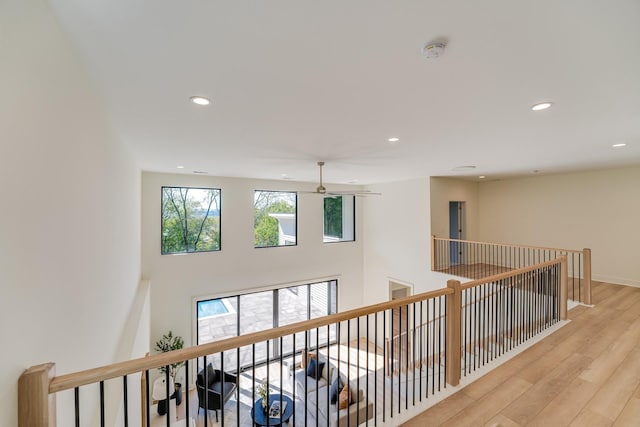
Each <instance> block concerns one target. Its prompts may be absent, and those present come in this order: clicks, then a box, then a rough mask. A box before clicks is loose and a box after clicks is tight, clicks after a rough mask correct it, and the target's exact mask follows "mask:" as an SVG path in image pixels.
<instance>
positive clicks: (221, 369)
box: [220, 351, 269, 427]
mask: <svg viewBox="0 0 640 427" xmlns="http://www.w3.org/2000/svg"><path fill="white" fill-rule="evenodd" d="M267 372H269V352H268V351H267ZM220 378H221V380H222V381H221V382H220V387H221V388H222V390H221V391H222V393H223V395H224V394H226V393H225V392H224V382H225V381H224V380H225V378H224V351H222V352H220ZM220 419H221V420H222V421H221V424H222V427H224V405H222V404H221V405H220Z"/></svg>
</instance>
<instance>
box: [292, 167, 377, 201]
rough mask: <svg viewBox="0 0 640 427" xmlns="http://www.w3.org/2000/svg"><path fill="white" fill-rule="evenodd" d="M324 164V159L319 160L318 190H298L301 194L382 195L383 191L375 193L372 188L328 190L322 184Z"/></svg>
mask: <svg viewBox="0 0 640 427" xmlns="http://www.w3.org/2000/svg"><path fill="white" fill-rule="evenodd" d="M323 166H324V162H323V161H319V162H318V167H319V168H320V183H319V185H318V186H317V187H316V191H298V193H301V194H321V195H323V196H357V197H366V196H381V195H382V193H374V192H372V191H370V190H357V191H327V189H326V188H325V186H324V185H322V167H323Z"/></svg>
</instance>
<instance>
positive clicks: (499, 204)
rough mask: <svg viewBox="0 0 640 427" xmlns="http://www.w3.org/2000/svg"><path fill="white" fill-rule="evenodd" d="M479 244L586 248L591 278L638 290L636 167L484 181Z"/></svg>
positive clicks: (639, 170)
mask: <svg viewBox="0 0 640 427" xmlns="http://www.w3.org/2000/svg"><path fill="white" fill-rule="evenodd" d="M479 204H480V209H479V216H478V218H479V230H480V234H479V236H478V238H479V240H484V241H492V242H501V243H519V244H527V245H539V246H548V247H559V248H567V249H582V248H591V249H592V261H593V268H592V270H593V271H592V273H593V278H594V280H602V281H607V282H611V283H620V284H627V285H635V286H640V264H639V263H638V248H639V247H640V226H639V220H640V167H635V168H626V169H612V170H602V171H593V172H582V173H572V174H565V175H553V176H537V177H531V178H522V179H510V180H503V181H493V182H484V183H481V184H480V185H479Z"/></svg>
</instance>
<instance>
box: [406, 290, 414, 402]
mask: <svg viewBox="0 0 640 427" xmlns="http://www.w3.org/2000/svg"><path fill="white" fill-rule="evenodd" d="M412 305H413V333H412V334H411V335H412V337H413V339H412V341H411V342H412V344H411V364H412V366H413V368H412V370H411V372H412V374H413V386H412V387H413V406H416V303H415V302H414V303H413V304H412ZM407 400H408V399H407Z"/></svg>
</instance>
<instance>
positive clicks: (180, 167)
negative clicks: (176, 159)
mask: <svg viewBox="0 0 640 427" xmlns="http://www.w3.org/2000/svg"><path fill="white" fill-rule="evenodd" d="M176 167H177V168H178V169H184V166H182V165H178V166H176Z"/></svg>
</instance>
